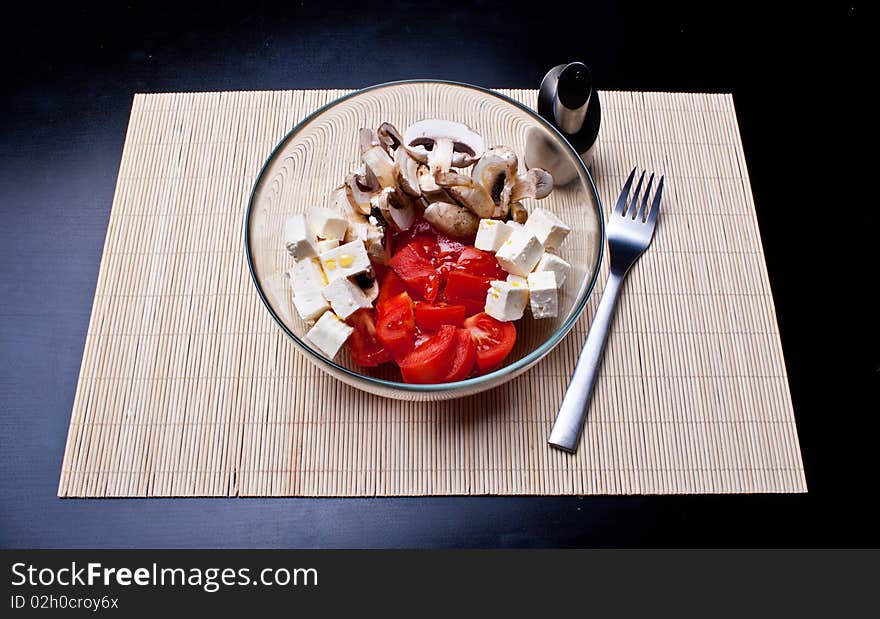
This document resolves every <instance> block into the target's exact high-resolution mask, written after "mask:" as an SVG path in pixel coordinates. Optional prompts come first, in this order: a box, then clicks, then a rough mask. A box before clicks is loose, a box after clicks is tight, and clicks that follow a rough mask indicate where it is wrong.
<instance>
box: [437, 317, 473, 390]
mask: <svg viewBox="0 0 880 619" xmlns="http://www.w3.org/2000/svg"><path fill="white" fill-rule="evenodd" d="M454 347H455V356H454V357H453V359H452V366H451V367H450V369H449V373H448V374H446V377H445V378H444V379H443V382H446V383H454V382H455V381H457V380H464V379H465V378H467V377H468V375H470V373H471V370H473V369H474V363H476V361H477V347H476V346H474V342H473V340H471V334H470V331H468V330H467V329H458V330H457V332H456V334H455V344H454Z"/></svg>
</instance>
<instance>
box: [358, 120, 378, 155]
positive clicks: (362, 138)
mask: <svg viewBox="0 0 880 619" xmlns="http://www.w3.org/2000/svg"><path fill="white" fill-rule="evenodd" d="M358 142H359V143H360V147H361V156H362V157H363V155H364V153H365V152H367V151H368V150H370V149H371V148H373V147H374V146H382V142H381V140H379V134H378V132H376V131H373V130H372V129H367V128H365V127H364V128H361V129H360V130H359V131H358Z"/></svg>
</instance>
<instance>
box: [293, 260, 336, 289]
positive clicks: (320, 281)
mask: <svg viewBox="0 0 880 619" xmlns="http://www.w3.org/2000/svg"><path fill="white" fill-rule="evenodd" d="M287 275H288V277H290V284H291V286H293V294H294V296H298V295H301V294H306V293H309V292H315V291H316V292H318V293H320V292H321V290H323V289H324V286H326V285H327V278H326V277H325V276H324V270H323V269H322V268H321V263H320V262H318V259H317V258H306V259H305V260H297V262H296V264H294V265H293V267H291V269H290V270H289V271H287Z"/></svg>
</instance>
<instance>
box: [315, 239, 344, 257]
mask: <svg viewBox="0 0 880 619" xmlns="http://www.w3.org/2000/svg"><path fill="white" fill-rule="evenodd" d="M315 247H316V248H317V249H318V254H319V255H320V254H323V253H324V252H325V251H330V250H331V249H334V248H336V247H339V239H324V240H323V241H318V242H317V243H315Z"/></svg>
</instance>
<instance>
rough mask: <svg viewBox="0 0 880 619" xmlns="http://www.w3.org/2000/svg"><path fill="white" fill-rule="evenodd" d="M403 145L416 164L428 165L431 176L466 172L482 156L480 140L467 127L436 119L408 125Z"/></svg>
mask: <svg viewBox="0 0 880 619" xmlns="http://www.w3.org/2000/svg"><path fill="white" fill-rule="evenodd" d="M403 145H404V146H405V147H406V148H407V149H408V150H409V153H410V155H411V156H412V157H414V158H415V159H416V160H417V161H419V162H420V163H427V164H428V167H430V168H431V172H432V173H437V172H438V171H440V172H446V171H448V170H449V168H450V167H456V168H466V167H468V166H470V165H473V164H474V163H475V162H476V161H477V160H478V159H479V158H480V157H481V156H482V155H483V138H481V137H480V136H479V135H478V134H476V133H474V132H473V131H471V130H470V129H469V128H468V127H467V125H463V124H461V123H457V122H452V121H449V120H439V119H435V118H429V119H427V120H422V121H419V122H417V123H415V124H412V125H410V126H409V128H407V130H406V133H405V134H404V136H403Z"/></svg>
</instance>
